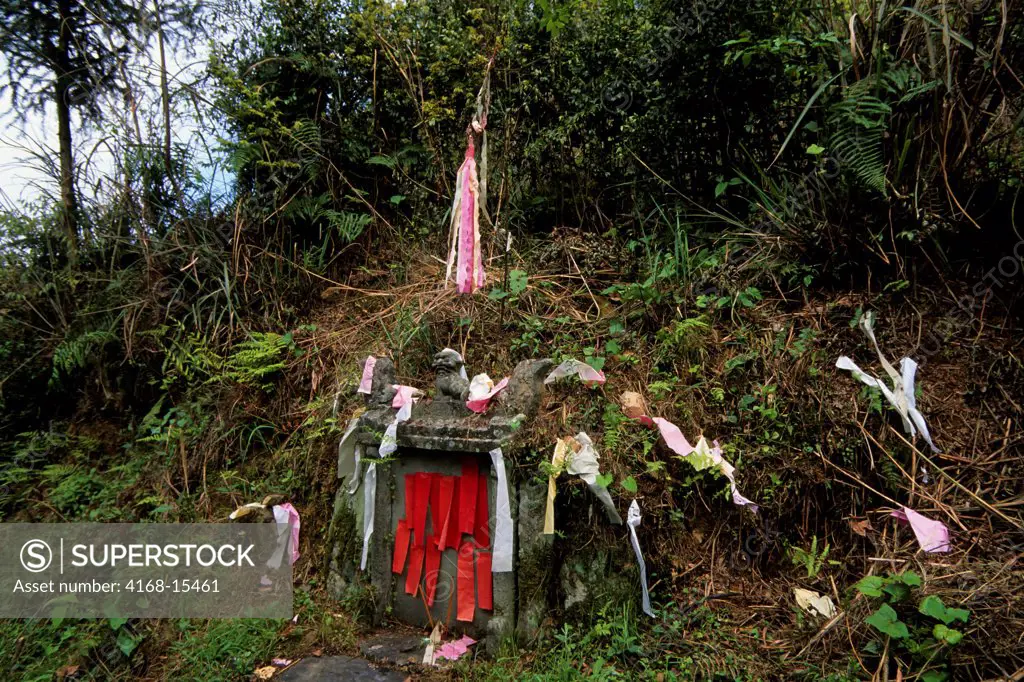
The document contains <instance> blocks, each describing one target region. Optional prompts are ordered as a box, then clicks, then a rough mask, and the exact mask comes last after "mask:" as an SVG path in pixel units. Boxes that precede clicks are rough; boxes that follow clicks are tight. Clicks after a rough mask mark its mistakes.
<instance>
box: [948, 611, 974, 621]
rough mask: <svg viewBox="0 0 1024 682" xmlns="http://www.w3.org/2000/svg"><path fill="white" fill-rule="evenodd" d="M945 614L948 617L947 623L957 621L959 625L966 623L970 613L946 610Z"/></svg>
mask: <svg viewBox="0 0 1024 682" xmlns="http://www.w3.org/2000/svg"><path fill="white" fill-rule="evenodd" d="M946 614H947V615H948V616H949V619H950V620H949V621H947V622H950V621H954V620H958V621H960V622H961V623H966V622H967V619H968V618H970V617H971V612H970V611H968V610H967V609H950V608H947V609H946Z"/></svg>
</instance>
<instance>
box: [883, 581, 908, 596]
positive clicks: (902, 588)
mask: <svg viewBox="0 0 1024 682" xmlns="http://www.w3.org/2000/svg"><path fill="white" fill-rule="evenodd" d="M882 591H883V592H885V593H886V594H888V595H889V596H890V597H892V601H903V600H904V599H906V598H907V597H909V596H910V588H909V587H907V586H906V585H904V584H903V583H900V582H891V583H889V584H888V585H886V586H885V587H883V588H882Z"/></svg>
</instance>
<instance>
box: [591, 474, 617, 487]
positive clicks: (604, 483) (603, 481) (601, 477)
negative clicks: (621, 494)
mask: <svg viewBox="0 0 1024 682" xmlns="http://www.w3.org/2000/svg"><path fill="white" fill-rule="evenodd" d="M614 479H615V477H614V476H612V475H611V474H598V475H597V480H596V481H595V483H597V484H598V485H599V486H601V487H602V488H607V487H608V486H609V485H611V483H612V481H613V480H614Z"/></svg>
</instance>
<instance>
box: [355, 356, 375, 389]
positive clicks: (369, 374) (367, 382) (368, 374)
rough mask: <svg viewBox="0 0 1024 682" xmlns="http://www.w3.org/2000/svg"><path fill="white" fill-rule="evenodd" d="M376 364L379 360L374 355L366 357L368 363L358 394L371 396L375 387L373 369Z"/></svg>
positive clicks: (364, 367)
mask: <svg viewBox="0 0 1024 682" xmlns="http://www.w3.org/2000/svg"><path fill="white" fill-rule="evenodd" d="M376 364H377V358H375V357H373V356H372V355H368V356H367V357H366V362H365V363H364V364H363V377H362V378H361V379H360V380H359V388H358V390H357V391H356V393H365V394H366V395H370V392H371V390H372V387H373V368H374V366H375V365H376Z"/></svg>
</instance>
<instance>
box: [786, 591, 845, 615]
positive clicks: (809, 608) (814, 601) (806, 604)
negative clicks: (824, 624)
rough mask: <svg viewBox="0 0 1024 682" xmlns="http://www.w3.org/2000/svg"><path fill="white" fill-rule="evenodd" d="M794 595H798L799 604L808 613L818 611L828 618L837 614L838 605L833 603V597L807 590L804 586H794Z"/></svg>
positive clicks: (797, 601)
mask: <svg viewBox="0 0 1024 682" xmlns="http://www.w3.org/2000/svg"><path fill="white" fill-rule="evenodd" d="M793 596H794V597H796V603H797V606H799V607H800V608H802V609H803V610H804V611H806V612H807V613H812V614H813V613H817V614H820V615H822V616H825V617H826V618H831V617H833V616H834V615H836V605H835V604H834V603H832V599H831V597H828V596H827V595H826V596H822V595H820V594H818V593H817V592H813V591H811V590H805V589H803V588H802V587H794V588H793Z"/></svg>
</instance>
